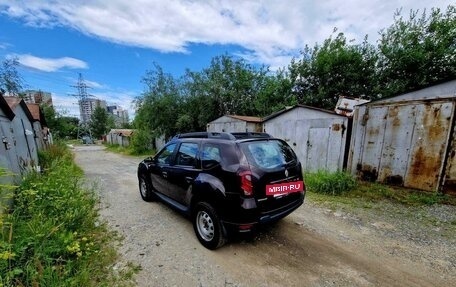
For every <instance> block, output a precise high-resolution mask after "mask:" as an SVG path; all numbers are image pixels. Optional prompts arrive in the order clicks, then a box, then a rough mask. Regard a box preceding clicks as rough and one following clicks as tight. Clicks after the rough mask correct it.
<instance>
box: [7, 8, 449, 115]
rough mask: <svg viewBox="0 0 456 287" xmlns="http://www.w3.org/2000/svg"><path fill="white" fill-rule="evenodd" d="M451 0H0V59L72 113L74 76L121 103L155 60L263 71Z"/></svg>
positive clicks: (174, 70)
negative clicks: (233, 62)
mask: <svg viewBox="0 0 456 287" xmlns="http://www.w3.org/2000/svg"><path fill="white" fill-rule="evenodd" d="M449 4H453V5H455V4H456V1H455V0H452V1H450V0H433V1H429V0H403V1H400V0H369V1H366V0H344V1H342V0H325V1H311V0H282V1H280V0H263V1H259V0H207V1H203V0H200V1H198V0H128V1H126V0H109V1H106V0H72V1H68V0H28V1H24V0H0V61H3V60H4V59H8V58H17V59H18V60H19V63H20V66H19V67H18V71H19V73H20V75H21V76H22V79H23V82H24V86H25V88H26V89H34V90H41V91H46V92H51V93H52V97H53V102H54V105H55V106H56V108H57V110H58V111H59V112H61V113H63V114H66V115H69V116H76V117H78V116H79V109H78V106H77V99H76V98H75V97H74V96H73V95H74V94H77V90H76V88H75V87H74V86H75V85H76V83H77V80H78V75H79V73H81V74H82V76H83V78H84V80H85V82H86V84H87V85H88V86H89V89H88V93H89V94H91V95H93V96H95V97H96V98H99V99H102V100H106V101H107V103H108V104H117V105H120V106H121V107H123V108H124V109H127V110H128V111H129V114H130V118H133V117H134V104H133V103H132V101H133V99H134V98H135V97H137V96H140V95H141V94H142V93H143V92H144V90H145V87H144V85H143V84H142V83H141V79H142V77H143V76H144V75H145V74H146V71H147V70H150V69H152V68H153V65H154V63H156V64H158V65H160V66H161V67H162V68H163V70H164V71H165V72H167V73H171V74H172V75H173V76H175V77H179V76H182V75H183V74H184V73H185V71H186V70H187V69H189V70H192V71H201V70H202V69H204V68H206V67H209V65H210V61H211V59H212V58H213V57H215V56H219V55H223V54H228V55H231V56H233V57H239V58H243V59H245V60H246V61H248V62H249V63H252V64H259V65H267V66H269V67H270V69H271V70H276V69H278V68H281V67H285V66H287V65H288V64H289V63H290V61H291V59H292V58H293V57H299V52H300V51H301V50H302V49H303V48H304V47H305V46H306V45H309V46H314V45H315V43H321V42H322V41H323V40H325V39H326V38H328V37H329V36H330V35H331V34H332V32H333V30H334V28H337V31H338V32H343V33H344V34H345V35H346V37H347V39H353V40H354V42H355V43H356V42H361V41H362V40H363V39H364V36H365V35H368V39H369V41H370V42H372V43H375V42H376V40H377V39H378V36H379V31H380V30H381V29H384V28H387V27H388V26H390V25H391V24H392V23H393V16H394V13H395V12H396V11H397V10H398V9H402V14H403V15H404V16H408V14H409V11H410V10H419V11H423V9H427V10H428V11H429V9H430V8H432V7H438V8H441V9H443V10H445V8H446V7H447V6H448V5H449Z"/></svg>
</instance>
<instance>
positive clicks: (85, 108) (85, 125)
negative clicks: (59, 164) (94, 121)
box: [72, 73, 94, 139]
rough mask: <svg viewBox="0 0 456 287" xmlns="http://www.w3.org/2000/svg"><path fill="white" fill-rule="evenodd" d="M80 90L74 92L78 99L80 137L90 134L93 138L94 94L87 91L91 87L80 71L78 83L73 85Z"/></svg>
mask: <svg viewBox="0 0 456 287" xmlns="http://www.w3.org/2000/svg"><path fill="white" fill-rule="evenodd" d="M72 87H74V88H76V89H77V90H78V93H77V94H72V96H73V97H75V98H77V99H78V105H79V113H80V116H79V118H80V121H79V124H78V139H82V137H84V136H90V138H92V131H91V130H90V125H89V123H90V115H91V114H92V110H93V107H92V102H93V101H92V99H91V98H93V97H94V96H93V95H90V94H89V93H87V89H88V88H90V87H89V86H87V84H86V83H85V81H84V79H83V78H82V74H81V73H79V78H78V83H77V84H76V85H75V86H72Z"/></svg>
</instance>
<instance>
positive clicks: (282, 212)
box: [222, 193, 305, 232]
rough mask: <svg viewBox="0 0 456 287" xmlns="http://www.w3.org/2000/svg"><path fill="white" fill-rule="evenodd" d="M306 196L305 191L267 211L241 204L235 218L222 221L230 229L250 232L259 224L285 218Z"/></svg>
mask: <svg viewBox="0 0 456 287" xmlns="http://www.w3.org/2000/svg"><path fill="white" fill-rule="evenodd" d="M304 198H305V193H302V195H301V196H300V197H299V198H298V199H297V200H294V201H292V202H290V203H288V204H287V205H284V206H281V207H279V208H277V209H275V210H270V211H267V212H260V211H259V208H258V207H256V205H255V206H254V207H251V208H249V209H245V208H243V207H242V205H241V206H240V207H238V208H237V212H236V216H235V217H234V218H233V217H232V218H225V220H222V223H223V225H224V226H225V228H226V229H227V230H229V231H234V232H249V231H252V229H254V228H255V226H257V225H267V224H271V223H274V222H276V221H278V220H280V219H282V218H284V217H285V216H287V215H288V214H290V213H292V212H293V211H295V210H296V209H297V208H298V207H300V206H301V205H302V204H303V202H304ZM250 206H251V205H250Z"/></svg>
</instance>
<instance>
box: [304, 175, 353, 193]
mask: <svg viewBox="0 0 456 287" xmlns="http://www.w3.org/2000/svg"><path fill="white" fill-rule="evenodd" d="M305 181H306V186H307V188H308V189H309V190H310V191H312V192H317V193H324V194H331V195H340V194H343V193H347V192H349V191H352V190H353V189H355V188H356V187H357V181H356V179H355V178H354V177H353V176H352V175H350V174H349V173H346V172H343V171H336V172H329V171H324V170H319V171H317V172H313V173H307V174H306V175H305Z"/></svg>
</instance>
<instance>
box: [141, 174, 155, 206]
mask: <svg viewBox="0 0 456 287" xmlns="http://www.w3.org/2000/svg"><path fill="white" fill-rule="evenodd" d="M139 193H140V194H141V198H142V199H143V200H144V201H153V200H154V193H153V191H152V186H151V184H150V183H149V182H148V181H147V180H146V177H145V176H144V175H141V176H140V177H139Z"/></svg>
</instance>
